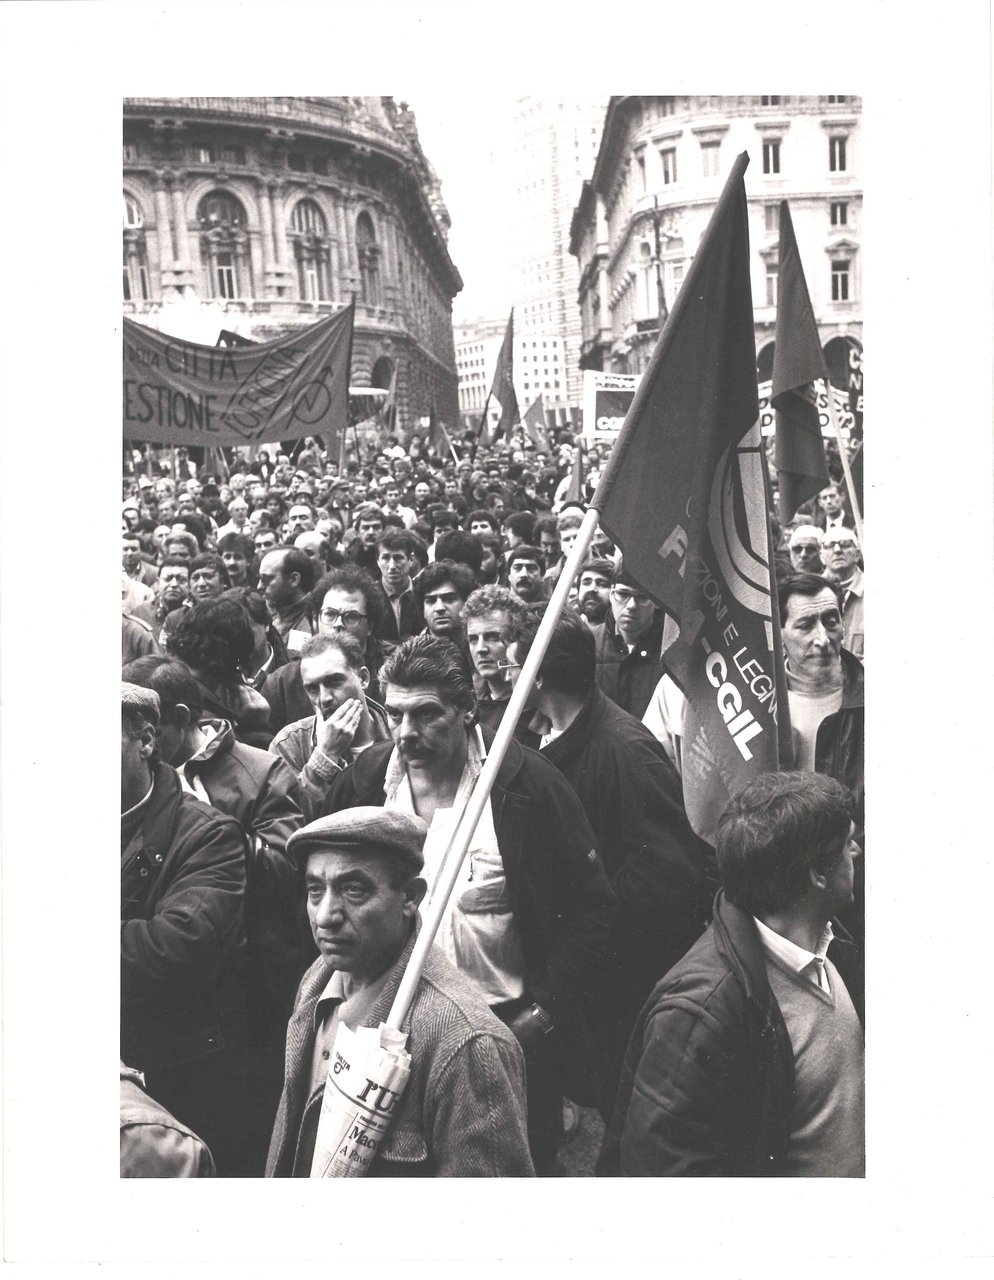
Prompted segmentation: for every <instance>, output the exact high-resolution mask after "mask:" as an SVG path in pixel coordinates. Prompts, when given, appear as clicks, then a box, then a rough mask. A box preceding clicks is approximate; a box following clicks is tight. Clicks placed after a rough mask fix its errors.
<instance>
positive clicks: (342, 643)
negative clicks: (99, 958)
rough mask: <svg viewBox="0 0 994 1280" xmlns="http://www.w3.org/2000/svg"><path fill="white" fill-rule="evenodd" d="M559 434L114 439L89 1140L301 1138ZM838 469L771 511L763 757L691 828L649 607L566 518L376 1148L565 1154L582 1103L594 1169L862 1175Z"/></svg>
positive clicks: (446, 1160) (388, 963) (211, 1164)
mask: <svg viewBox="0 0 994 1280" xmlns="http://www.w3.org/2000/svg"><path fill="white" fill-rule="evenodd" d="M556 435H557V440H556V442H553V443H552V445H551V453H550V454H549V455H544V454H538V453H536V451H535V450H534V448H533V447H532V446H531V445H530V443H529V442H527V441H526V440H525V438H524V437H523V436H522V437H521V439H520V447H512V445H511V443H510V442H507V443H503V444H495V445H493V446H491V447H489V448H488V447H486V446H481V447H479V448H478V449H476V448H475V442H473V441H472V439H471V437H470V438H469V439H467V440H466V441H465V442H463V441H460V444H463V446H464V448H465V449H466V451H467V456H466V457H463V458H462V459H461V460H460V461H458V462H456V461H455V451H454V450H453V456H450V457H447V458H441V457H439V456H437V455H436V454H435V453H434V450H431V449H424V450H421V451H419V446H421V444H422V442H421V441H420V440H417V439H416V440H415V441H414V443H413V445H412V448H411V453H410V454H409V453H408V452H407V451H406V450H405V449H404V448H403V447H402V446H401V445H399V444H398V443H397V439H396V437H391V438H390V439H389V441H388V443H387V445H386V448H385V449H384V450H383V451H382V452H379V453H377V454H376V456H375V457H374V458H373V459H372V460H371V461H370V462H369V463H368V464H365V465H361V464H360V463H359V462H358V461H356V460H355V459H354V458H353V459H352V460H351V461H349V462H348V463H347V464H346V465H345V467H344V469H340V466H339V464H338V463H337V462H335V461H331V460H329V459H328V458H327V456H325V454H324V452H323V450H322V449H321V447H320V445H319V444H318V442H316V441H315V440H314V439H312V438H309V439H308V440H307V441H306V442H304V443H303V444H302V446H301V447H299V448H298V450H297V451H296V456H295V457H294V458H293V460H292V461H291V458H290V456H288V455H287V454H282V453H276V451H275V450H274V451H273V456H270V454H269V452H268V451H266V450H259V451H256V453H255V456H254V457H252V458H251V459H249V458H248V457H247V456H246V458H245V459H242V458H236V459H234V461H233V465H232V466H231V469H230V473H227V474H225V477H224V480H223V482H220V481H221V477H220V476H219V475H217V474H215V473H214V472H210V471H206V470H205V469H204V467H203V466H202V467H201V468H200V469H199V470H198V468H197V467H196V466H195V465H194V463H193V462H191V461H190V460H188V458H187V457H186V454H185V451H184V452H183V453H181V454H180V455H179V458H178V461H177V462H176V474H175V476H174V475H173V474H166V472H169V471H170V470H171V468H170V466H169V463H168V461H166V462H164V463H162V464H158V465H157V466H156V467H154V468H153V467H152V466H151V465H146V460H145V459H142V458H141V455H140V453H139V452H138V451H135V453H134V454H132V453H131V451H130V450H129V451H128V463H127V465H126V471H127V474H126V475H125V477H124V493H125V497H124V504H123V510H122V540H123V541H122V549H123V593H124V598H123V615H122V646H123V647H122V657H123V664H124V665H123V671H122V680H123V683H122V702H121V713H122V784H121V786H122V791H121V804H122V818H121V833H122V1028H121V1055H122V1066H121V1081H122V1173H123V1174H125V1175H128V1176H195V1175H204V1174H209V1173H211V1172H213V1171H215V1170H216V1172H217V1173H218V1174H219V1175H222V1176H225V1175H226V1176H262V1175H263V1173H266V1174H268V1175H272V1176H291V1175H292V1176H297V1175H302V1176H307V1175H308V1174H309V1173H310V1172H311V1167H312V1159H313V1156H314V1147H315V1138H316V1132H317V1124H318V1116H319V1112H320V1108H321V1102H322V1097H323V1093H324V1088H325V1082H326V1080H327V1075H328V1066H329V1061H330V1060H331V1057H332V1054H333V1052H334V1050H333V1045H334V1041H335V1035H336V1031H337V1029H338V1027H339V1024H341V1023H344V1024H346V1025H347V1026H349V1027H350V1028H352V1029H355V1028H356V1027H358V1026H363V1025H369V1026H376V1025H378V1024H379V1023H380V1022H381V1021H383V1019H384V1017H385V1015H386V1011H387V1010H388V1009H389V1007H390V1004H391V1001H392V999H393V997H394V995H395V994H396V991H397V987H398V984H399V981H400V975H401V974H402V972H403V970H404V967H405V965H406V962H407V959H408V958H409V956H410V952H411V948H412V944H413V941H414V938H415V935H416V933H417V930H418V921H419V903H421V900H422V898H423V896H424V895H425V893H426V886H427V889H428V890H429V891H430V889H431V886H432V883H433V880H434V877H435V876H436V874H437V872H438V868H439V863H440V860H441V858H442V855H443V854H444V852H445V849H446V846H447V844H448V842H449V838H450V836H451V834H452V830H453V827H454V825H455V823H456V821H457V820H458V816H459V813H460V811H461V809H462V807H464V806H465V803H466V798H467V795H468V792H469V789H470V788H471V787H472V785H473V782H474V781H475V779H476V778H477V776H478V775H479V773H480V770H481V767H482V763H483V761H484V760H485V758H486V755H487V751H488V747H489V744H490V742H491V741H492V738H493V734H494V732H495V730H496V728H497V726H498V724H499V722H500V720H501V717H502V714H503V712H504V709H505V708H506V706H507V704H508V701H509V698H510V696H511V691H512V689H513V687H514V684H515V681H516V678H517V676H518V674H519V673H520V670H521V667H522V664H523V663H524V661H525V659H526V657H527V654H528V651H529V648H530V646H531V645H532V643H533V642H534V640H535V635H536V630H537V627H538V624H539V621H540V619H541V615H542V613H543V611H544V609H545V606H546V603H547V601H548V598H549V595H550V594H551V591H552V588H553V587H554V585H555V583H556V581H557V579H558V576H559V574H560V572H561V571H562V568H563V565H564V563H565V559H566V556H567V554H568V553H569V551H570V549H571V547H572V544H573V542H574V540H575V539H576V537H577V532H578V529H579V527H580V525H581V522H582V518H583V511H584V509H585V508H586V505H587V502H588V501H589V498H590V495H591V494H592V493H593V492H594V490H595V488H596V484H597V480H598V475H599V470H600V468H601V466H602V464H603V461H604V460H605V458H606V456H607V454H608V453H609V447H608V446H604V447H603V448H602V447H599V446H597V445H594V446H591V447H590V448H589V450H587V451H586V453H585V456H584V455H582V454H581V450H580V442H579V438H577V441H576V443H575V444H574V438H573V436H572V434H571V433H569V432H567V431H565V430H563V431H560V432H557V433H556ZM471 450H472V451H475V458H472V459H471V458H470V457H469V456H468V454H469V452H470V451H471ZM148 456H149V458H151V451H149V455H148ZM574 464H576V465H574ZM834 469H835V470H836V471H838V467H837V455H836V457H835V468H834ZM146 471H147V472H152V474H146ZM156 472H158V474H156ZM226 472H227V468H226ZM843 495H844V490H843V488H842V486H840V484H838V483H836V482H835V481H834V480H833V481H832V482H831V483H829V484H828V485H827V486H826V487H825V488H824V489H823V490H822V492H821V493H820V494H819V495H818V497H817V498H816V499H814V500H812V501H811V502H809V503H807V504H805V506H804V507H802V509H801V510H800V511H799V512H798V514H797V515H796V517H795V519H794V520H793V521H792V522H791V526H790V527H785V528H783V529H780V527H779V525H777V523H776V522H775V521H773V522H771V523H772V527H773V529H774V533H775V536H776V537H777V538H778V545H777V549H776V565H777V575H778V581H779V613H780V624H781V628H782V638H783V648H784V653H785V657H786V671H787V678H788V687H789V700H790V714H791V723H792V726H793V732H794V741H795V745H796V755H795V762H794V763H795V767H794V769H792V770H788V771H785V772H782V773H778V774H777V773H773V774H766V775H761V776H760V777H759V778H758V779H756V780H755V781H753V782H752V783H750V784H749V785H748V786H746V787H745V788H744V789H743V790H742V791H741V793H740V794H739V795H737V796H736V797H735V799H734V802H733V803H732V804H731V805H730V807H729V808H728V810H727V811H726V813H725V814H724V815H723V817H722V819H721V822H720V823H719V825H718V829H717V836H716V839H715V847H714V848H712V847H711V845H709V844H708V843H706V842H705V841H703V840H702V839H700V838H699V837H698V835H696V834H695V832H694V830H693V829H692V827H691V825H690V823H689V822H688V818H687V813H686V811H685V806H684V799H683V792H682V782H681V776H682V774H683V772H684V771H685V769H686V768H687V746H686V744H685V743H684V741H683V734H682V727H683V726H682V716H683V708H682V706H681V702H682V694H681V692H680V690H679V688H678V687H677V685H676V684H675V683H674V681H673V680H672V678H671V677H670V675H669V674H667V666H666V640H667V629H666V625H665V618H664V615H663V612H662V611H661V610H660V609H659V608H658V607H657V606H656V604H655V603H654V602H653V600H652V599H650V598H649V597H648V596H647V595H646V594H645V592H644V591H643V590H642V589H641V588H640V586H639V584H638V583H637V582H635V581H634V580H633V579H632V578H631V577H630V575H628V574H627V573H626V572H625V568H624V564H623V562H622V559H621V556H620V555H619V552H618V549H617V547H616V546H615V545H614V544H613V543H612V541H611V540H610V539H609V537H608V536H607V534H606V533H605V532H604V531H603V530H601V529H598V530H597V532H596V534H595V535H594V538H593V540H592V542H591V545H590V547H589V551H588V553H587V554H586V556H585V558H584V560H583V563H582V564H581V566H580V568H579V572H578V573H577V574H576V576H575V578H574V581H573V583H572V584H571V587H570V594H569V602H568V605H567V608H566V609H565V610H564V612H563V613H562V615H561V617H560V618H559V620H558V622H557V623H556V626H555V630H554V633H553V635H552V639H551V642H550V644H549V647H548V649H547V651H546V653H545V656H544V658H543V660H542V663H541V665H540V667H539V674H538V677H537V678H536V680H535V682H534V688H533V689H532V691H531V693H530V695H529V698H528V702H527V709H526V711H525V713H524V714H522V715H521V716H520V718H519V719H518V720H517V724H516V726H515V729H514V738H513V741H512V744H511V746H510V748H509V750H508V751H507V754H506V756H505V758H504V761H503V763H502V765H501V768H500V771H499V773H498V775H497V780H496V783H495V785H494V787H493V790H492V792H491V795H490V797H489V799H488V801H487V804H486V807H485V808H484V810H483V814H482V816H481V819H480V821H479V823H478V825H477V828H476V831H475V834H474V836H473V840H472V843H471V848H470V852H469V856H468V858H467V859H466V862H465V864H464V867H463V869H462V870H461V872H460V874H459V876H458V878H457V881H456V885H455V891H454V893H453V895H452V899H451V900H450V903H449V906H448V909H447V911H446V912H445V914H444V916H443V920H442V924H441V926H440V928H439V931H438V934H437V936H436V940H435V946H434V948H433V950H432V952H431V953H430V958H429V962H428V965H427V966H426V968H425V971H424V972H423V974H422V976H421V979H420V983H419V988H418V992H417V995H416V998H415V999H414V1001H413V1004H412V1006H411V1009H410V1012H409V1014H408V1017H407V1020H406V1022H405V1029H406V1030H407V1031H408V1034H409V1050H410V1052H411V1054H412V1067H411V1077H410V1080H409V1082H408V1084H407V1086H406V1088H405V1090H404V1092H403V1095H402V1098H401V1100H400V1102H399V1104H398V1109H397V1113H396V1114H395V1115H393V1116H392V1118H391V1124H390V1127H389V1129H388V1130H387V1134H386V1136H385V1138H384V1140H383V1142H382V1145H381V1146H380V1148H379V1150H378V1152H377V1154H376V1158H375V1161H374V1162H373V1167H372V1172H374V1173H381V1174H383V1173H391V1174H402V1173H406V1174H422V1175H424V1174H427V1175H435V1176H444V1175H455V1176H474V1175H475V1176H501V1175H532V1174H533V1173H534V1174H539V1175H550V1174H556V1173H557V1172H559V1173H561V1172H562V1169H563V1167H562V1164H561V1160H560V1156H561V1152H562V1151H563V1150H564V1148H565V1147H566V1146H568V1142H569V1127H570V1124H571V1122H572V1123H575V1118H576V1108H577V1106H580V1107H584V1108H596V1109H597V1111H599V1113H600V1116H601V1117H602V1118H603V1121H604V1123H605V1125H606V1132H605V1137H604V1142H603V1147H602V1150H601V1153H600V1158H599V1163H598V1172H599V1173H603V1174H619V1173H620V1174H648V1175H663V1174H757V1173H780V1174H801V1175H833V1176H860V1175H861V1173H862V1167H863V1145H862V1126H863V1115H862V1052H863V1051H862V1031H861V1026H860V1017H859V1014H858V1012H857V1011H858V1010H859V1008H860V1002H861V994H862V982H861V978H860V975H859V966H858V959H857V955H858V952H857V946H858V943H859V942H860V941H861V935H862V927H861V920H862V892H861V879H860V878H859V876H858V873H857V870H856V869H858V867H859V865H860V864H859V862H858V861H857V862H855V863H854V861H853V858H854V855H856V854H858V852H859V848H858V846H859V844H861V842H862V824H863V818H862V759H863V757H862V743H863V734H862V730H863V696H862V689H863V677H862V658H863V571H862V567H861V563H862V562H861V555H860V547H859V543H858V541H857V537H856V534H855V532H854V530H853V527H852V524H853V522H852V517H851V514H850V512H849V509H848V506H847V503H846V501H845V499H844V496H843ZM716 892H717V897H715V894H716ZM830 921H832V922H833V923H832V924H830V923H829V922H830ZM833 930H834V935H833ZM664 976H665V981H663V982H660V979H664ZM657 984H659V985H657ZM650 996H651V997H652V999H651V1001H650ZM647 1001H648V1002H649V1003H648V1004H647ZM633 1033H634V1034H633ZM139 1073H141V1074H139Z"/></svg>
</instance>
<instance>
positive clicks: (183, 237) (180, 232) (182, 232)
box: [172, 174, 191, 271]
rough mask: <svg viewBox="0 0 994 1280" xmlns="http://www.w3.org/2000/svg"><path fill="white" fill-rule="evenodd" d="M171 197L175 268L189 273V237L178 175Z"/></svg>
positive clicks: (180, 178) (175, 178)
mask: <svg viewBox="0 0 994 1280" xmlns="http://www.w3.org/2000/svg"><path fill="white" fill-rule="evenodd" d="M172 197H173V225H174V227H175V232H176V266H177V267H178V269H179V270H180V271H189V270H190V267H191V263H190V237H189V235H188V233H187V225H186V207H185V203H186V202H185V200H184V198H183V181H182V175H180V174H177V175H176V176H175V177H174V178H173V190H172Z"/></svg>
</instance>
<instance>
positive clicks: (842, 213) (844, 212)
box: [831, 200, 849, 227]
mask: <svg viewBox="0 0 994 1280" xmlns="http://www.w3.org/2000/svg"><path fill="white" fill-rule="evenodd" d="M831 222H832V226H833V227H847V226H848V225H849V205H848V203H847V202H846V201H845V200H833V201H832V212H831Z"/></svg>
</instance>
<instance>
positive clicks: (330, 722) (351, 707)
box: [317, 698, 362, 760]
mask: <svg viewBox="0 0 994 1280" xmlns="http://www.w3.org/2000/svg"><path fill="white" fill-rule="evenodd" d="M361 719H362V703H361V702H360V701H359V699H358V698H348V699H346V701H345V702H343V703H342V705H341V706H340V707H338V708H336V709H335V710H334V711H333V712H332V713H331V715H330V716H329V717H328V719H327V720H319V721H318V726H317V744H318V747H319V748H320V749H321V750H322V751H323V752H324V754H325V755H326V756H330V757H331V759H333V760H338V759H340V758H341V757H342V756H345V755H347V754H348V751H349V749H350V747H351V746H352V740H353V738H354V737H355V735H356V732H357V730H358V728H359V721H360V720H361Z"/></svg>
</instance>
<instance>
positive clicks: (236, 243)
mask: <svg viewBox="0 0 994 1280" xmlns="http://www.w3.org/2000/svg"><path fill="white" fill-rule="evenodd" d="M247 221H248V220H247V218H246V217H245V210H244V209H243V208H242V206H241V203H240V202H239V201H238V200H237V199H236V198H235V197H234V196H233V195H230V194H229V193H228V192H227V191H211V192H209V193H208V194H207V195H206V196H204V198H203V199H202V200H201V201H200V204H199V205H198V206H197V223H198V225H199V227H200V257H201V261H202V262H203V263H204V270H205V275H206V285H207V296H208V297H210V298H220V299H223V300H228V299H231V298H247V297H251V296H252V279H251V276H252V273H251V269H250V262H249V253H248V237H247V235H246V233H245V227H246V225H247Z"/></svg>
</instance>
